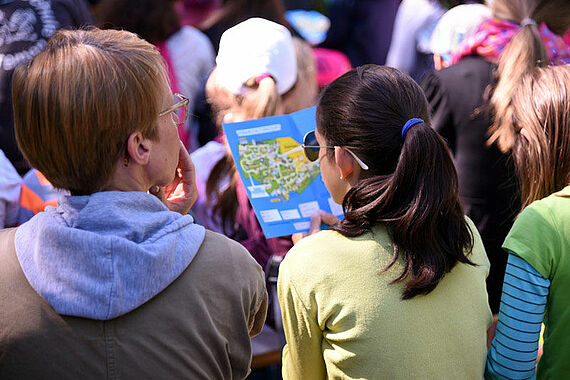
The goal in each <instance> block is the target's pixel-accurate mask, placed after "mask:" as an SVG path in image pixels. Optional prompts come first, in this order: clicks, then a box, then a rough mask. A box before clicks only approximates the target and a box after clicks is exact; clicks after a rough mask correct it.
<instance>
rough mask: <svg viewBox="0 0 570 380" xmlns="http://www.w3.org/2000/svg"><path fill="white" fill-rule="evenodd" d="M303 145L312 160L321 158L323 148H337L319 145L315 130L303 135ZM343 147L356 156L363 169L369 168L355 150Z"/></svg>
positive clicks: (306, 154) (307, 155)
mask: <svg viewBox="0 0 570 380" xmlns="http://www.w3.org/2000/svg"><path fill="white" fill-rule="evenodd" d="M301 146H302V147H303V151H304V152H305V156H306V157H307V159H308V160H309V161H311V162H314V161H316V160H318V159H319V151H320V149H321V148H328V149H334V148H336V146H324V145H319V143H318V142H317V137H316V136H315V131H310V132H307V134H306V135H305V137H303V145H301ZM342 148H343V149H344V150H346V151H347V152H348V153H350V155H351V156H352V157H353V158H354V160H355V161H356V162H357V163H358V165H360V167H361V168H362V170H368V165H366V164H365V163H364V162H362V160H361V159H360V158H358V156H356V154H354V152H353V151H351V150H350V149H348V148H345V147H342Z"/></svg>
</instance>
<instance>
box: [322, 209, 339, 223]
mask: <svg viewBox="0 0 570 380" xmlns="http://www.w3.org/2000/svg"><path fill="white" fill-rule="evenodd" d="M319 213H320V215H321V222H323V223H326V224H328V225H329V226H333V225H335V224H337V223H338V222H340V219H339V218H337V217H336V216H334V215H333V214H331V213H328V212H326V211H323V210H319Z"/></svg>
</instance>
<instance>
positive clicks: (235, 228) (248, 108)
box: [192, 18, 318, 267]
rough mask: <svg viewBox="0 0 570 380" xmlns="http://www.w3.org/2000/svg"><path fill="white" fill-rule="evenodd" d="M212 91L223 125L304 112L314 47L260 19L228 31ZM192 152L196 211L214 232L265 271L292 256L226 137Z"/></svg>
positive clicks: (313, 86)
mask: <svg viewBox="0 0 570 380" xmlns="http://www.w3.org/2000/svg"><path fill="white" fill-rule="evenodd" d="M216 62H217V66H216V68H215V70H214V71H213V73H212V75H211V76H210V78H209V80H208V83H207V87H206V93H207V97H208V101H209V102H210V103H211V104H212V108H213V110H214V113H215V115H216V120H217V124H218V126H219V127H221V124H222V122H234V121H243V120H249V119H257V118H260V117H265V116H272V115H277V114H282V113H289V112H293V111H297V110H299V109H302V108H306V107H309V106H311V105H313V104H314V101H315V99H316V95H317V88H318V87H317V82H316V77H315V64H314V59H313V56H312V53H311V49H310V47H309V46H308V45H306V44H305V43H303V42H301V41H300V40H296V39H293V38H292V37H291V34H290V33H289V31H288V30H287V29H286V28H285V27H284V26H282V25H279V24H277V23H274V22H272V21H268V20H265V19H261V18H253V19H249V20H247V21H244V22H243V23H241V24H238V25H236V26H235V27H233V28H230V29H229V30H227V31H226V32H225V33H224V34H223V36H222V39H221V41H220V51H219V54H218V57H217V59H216ZM218 140H219V141H212V142H210V143H208V144H206V145H205V146H204V147H202V148H200V149H198V150H197V151H195V152H194V153H192V160H193V161H194V162H195V163H196V167H199V168H200V169H201V170H200V171H199V172H198V173H197V187H198V194H199V197H198V201H197V202H196V205H195V206H194V207H193V208H192V211H193V212H194V213H195V215H196V218H197V221H198V222H199V223H201V224H203V225H204V226H206V227H207V228H209V229H211V230H213V231H218V232H221V233H224V234H226V235H227V236H229V237H231V238H233V239H235V240H237V241H239V242H241V243H242V244H243V245H244V246H245V247H246V248H248V250H249V251H250V253H251V254H252V255H253V256H254V258H255V259H256V260H257V261H258V262H259V263H260V264H261V265H262V266H263V267H265V265H266V264H267V261H268V259H269V257H270V256H271V255H273V254H277V255H281V256H283V255H285V253H286V252H287V251H288V250H289V248H291V246H292V242H291V239H290V238H289V237H283V238H273V239H266V238H265V235H264V234H263V231H262V230H261V227H260V226H259V223H258V221H257V219H256V216H255V212H254V211H253V208H252V207H251V205H250V203H249V200H248V198H247V193H246V190H245V188H244V187H243V184H242V182H241V180H240V178H239V174H238V173H237V170H236V168H235V165H234V162H233V159H232V157H231V153H230V151H229V148H228V147H227V146H226V144H225V142H224V138H223V136H221V138H220V139H218Z"/></svg>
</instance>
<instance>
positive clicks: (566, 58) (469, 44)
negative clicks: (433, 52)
mask: <svg viewBox="0 0 570 380" xmlns="http://www.w3.org/2000/svg"><path fill="white" fill-rule="evenodd" d="M519 29H520V25H519V24H517V23H514V22H512V21H505V20H497V19H494V18H489V19H486V20H484V21H483V22H482V23H481V25H480V26H479V29H478V30H477V31H476V32H475V33H474V34H472V35H471V36H470V37H469V38H467V39H466V40H465V41H463V42H461V43H460V44H459V45H458V46H457V47H456V48H455V50H454V51H453V53H452V55H451V64H455V63H457V62H459V61H460V60H461V59H462V58H463V57H466V56H469V55H479V56H481V57H483V58H484V59H486V60H487V61H489V62H493V63H497V62H499V57H500V55H501V52H502V51H503V49H504V48H505V46H507V44H508V43H509V42H510V41H511V39H512V38H513V37H514V35H515V34H517V33H518V31H519ZM538 32H539V34H540V38H541V39H542V42H543V43H544V46H545V47H546V51H547V52H548V57H549V58H550V64H551V65H563V64H566V63H570V47H569V46H568V45H567V44H566V43H565V42H564V40H563V39H562V37H560V36H558V35H556V34H554V33H553V32H551V31H550V30H549V29H548V27H547V26H546V24H545V23H543V22H541V23H540V25H539V28H538Z"/></svg>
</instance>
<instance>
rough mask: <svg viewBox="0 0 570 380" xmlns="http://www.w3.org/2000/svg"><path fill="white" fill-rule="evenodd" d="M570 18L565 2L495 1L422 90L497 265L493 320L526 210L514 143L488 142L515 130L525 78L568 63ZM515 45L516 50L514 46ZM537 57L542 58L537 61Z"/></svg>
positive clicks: (468, 209) (492, 280)
mask: <svg viewBox="0 0 570 380" xmlns="http://www.w3.org/2000/svg"><path fill="white" fill-rule="evenodd" d="M568 15H570V2H569V1H567V0H494V1H493V2H492V4H491V16H492V17H490V18H487V19H484V20H483V22H482V23H481V24H480V26H479V29H478V30H477V31H476V32H475V33H474V34H472V35H471V36H470V37H469V38H467V39H465V40H464V41H462V42H461V44H460V45H459V46H458V47H457V48H456V49H455V50H454V51H453V53H452V54H451V60H450V63H451V66H450V67H448V68H445V69H443V70H439V71H436V72H433V73H431V74H429V75H427V76H426V78H425V79H424V81H423V82H422V86H423V87H424V90H425V93H426V96H427V98H428V101H429V103H430V106H431V110H432V119H433V126H434V128H435V129H436V130H437V131H438V132H439V133H440V134H441V136H442V137H443V138H445V140H446V142H447V143H448V145H449V148H450V149H451V151H452V153H453V159H454V162H455V165H456V167H457V172H458V174H459V191H460V200H461V203H462V205H463V207H464V208H465V213H466V214H467V215H468V216H469V217H470V218H471V219H472V220H473V222H474V223H475V225H476V226H477V229H478V230H479V232H480V233H481V238H482V239H483V244H484V245H485V250H486V251H487V255H488V257H489V260H490V262H491V272H490V274H489V277H488V279H487V292H488V293H489V303H490V305H491V310H492V311H493V313H498V311H499V305H500V298H501V289H502V285H503V278H504V273H505V268H506V265H507V255H506V253H505V252H504V251H503V250H502V248H501V244H502V243H503V241H504V239H505V236H507V233H508V232H509V230H510V228H511V226H512V223H513V221H514V219H515V216H516V214H517V212H518V211H519V210H520V199H519V189H518V188H517V181H516V177H515V173H514V167H513V164H512V161H511V159H510V157H509V155H508V154H507V153H506V151H507V150H508V145H509V144H510V143H508V142H505V141H503V140H504V138H505V137H507V136H504V138H501V139H500V140H499V139H497V138H496V136H493V138H492V139H491V141H489V132H493V131H492V130H491V131H489V127H490V126H491V124H492V123H493V121H495V122H497V123H498V124H502V123H507V124H509V123H511V118H510V115H509V112H510V111H509V108H510V100H511V97H512V91H513V87H514V86H515V85H517V84H518V80H519V78H520V76H521V75H522V74H523V73H525V72H527V71H528V70H529V69H531V68H533V67H535V66H537V65H546V64H548V63H550V64H563V63H565V62H568V61H569V60H570V48H569V47H568V46H567V45H566V44H565V43H564V42H563V40H562V37H560V36H561V35H562V34H564V33H565V32H566V30H567V29H568V26H569V25H570V17H568ZM519 31H520V32H521V33H519ZM515 37H517V38H516V40H517V42H516V44H514V43H512V44H509V43H510V42H511V41H512V40H514V39H515ZM509 45H510V46H509ZM539 50H540V51H541V55H540V57H542V58H541V59H540V60H539V59H534V58H535V57H538V55H537V52H538V51H539ZM503 56H505V57H506V58H508V59H502V57H503ZM500 59H501V62H499V60H500ZM496 78H498V82H497V81H496ZM489 93H491V94H492V97H491V98H490V99H489V95H488V94H489Z"/></svg>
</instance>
